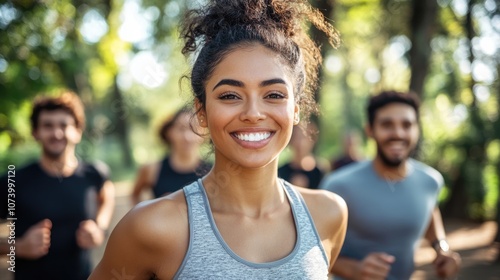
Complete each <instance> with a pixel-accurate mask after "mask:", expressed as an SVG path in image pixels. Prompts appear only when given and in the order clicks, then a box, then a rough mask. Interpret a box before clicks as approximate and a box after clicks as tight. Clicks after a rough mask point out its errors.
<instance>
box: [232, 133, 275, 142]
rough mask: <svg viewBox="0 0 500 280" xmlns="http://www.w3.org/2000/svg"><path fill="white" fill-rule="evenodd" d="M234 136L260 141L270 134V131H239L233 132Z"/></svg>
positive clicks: (245, 139) (244, 139) (250, 140)
mask: <svg viewBox="0 0 500 280" xmlns="http://www.w3.org/2000/svg"><path fill="white" fill-rule="evenodd" d="M235 136H236V138H238V139H240V140H243V141H248V142H257V141H262V140H265V139H267V138H269V136H271V133H270V132H259V133H246V134H243V133H240V134H235Z"/></svg>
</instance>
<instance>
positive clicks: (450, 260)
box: [432, 251, 462, 279]
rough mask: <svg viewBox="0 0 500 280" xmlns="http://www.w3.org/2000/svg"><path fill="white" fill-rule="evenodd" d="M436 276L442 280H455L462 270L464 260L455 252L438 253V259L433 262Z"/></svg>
mask: <svg viewBox="0 0 500 280" xmlns="http://www.w3.org/2000/svg"><path fill="white" fill-rule="evenodd" d="M432 263H433V264H434V268H435V269H436V274H437V275H438V276H439V277H441V278H442V279H447V278H454V277H455V276H456V275H457V274H458V271H459V270H460V265H461V263H462V259H461V258H460V255H459V254H458V253H456V252H453V251H448V252H438V254H437V257H436V259H435V260H434V261H433V262H432Z"/></svg>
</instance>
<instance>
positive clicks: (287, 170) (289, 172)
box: [278, 163, 324, 189]
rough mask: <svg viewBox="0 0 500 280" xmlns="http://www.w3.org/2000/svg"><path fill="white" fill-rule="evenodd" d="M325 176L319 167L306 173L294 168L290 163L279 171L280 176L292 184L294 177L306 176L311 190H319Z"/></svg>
mask: <svg viewBox="0 0 500 280" xmlns="http://www.w3.org/2000/svg"><path fill="white" fill-rule="evenodd" d="M323 175H324V173H323V171H321V169H319V168H318V167H317V166H316V167H314V168H313V169H312V170H309V171H306V170H303V169H296V168H294V167H292V165H291V164H290V163H287V164H285V165H283V166H281V167H280V168H279V169H278V176H279V177H280V178H282V179H284V180H286V181H288V182H292V181H293V177H294V176H305V177H306V178H307V182H308V188H309V189H317V188H318V186H319V183H320V181H321V179H322V178H323Z"/></svg>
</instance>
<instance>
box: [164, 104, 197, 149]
mask: <svg viewBox="0 0 500 280" xmlns="http://www.w3.org/2000/svg"><path fill="white" fill-rule="evenodd" d="M190 120H191V116H190V115H189V114H188V113H183V114H181V115H179V117H178V118H177V120H176V121H175V122H174V124H173V125H172V127H170V129H169V130H168V131H167V135H166V136H167V138H168V139H169V140H170V146H171V149H172V150H178V151H187V150H191V149H198V148H199V146H200V145H201V144H202V143H203V138H201V137H200V136H199V135H197V134H196V133H194V131H193V129H192V128H191V125H190Z"/></svg>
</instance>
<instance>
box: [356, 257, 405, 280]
mask: <svg viewBox="0 0 500 280" xmlns="http://www.w3.org/2000/svg"><path fill="white" fill-rule="evenodd" d="M395 260H396V259H395V258H394V256H391V255H389V254H386V253H371V254H369V255H368V256H366V257H365V258H364V259H363V260H362V261H361V262H360V263H359V265H358V267H357V271H356V275H355V277H354V279H356V280H384V279H386V278H387V275H389V271H390V270H391V264H392V263H394V261H395Z"/></svg>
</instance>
